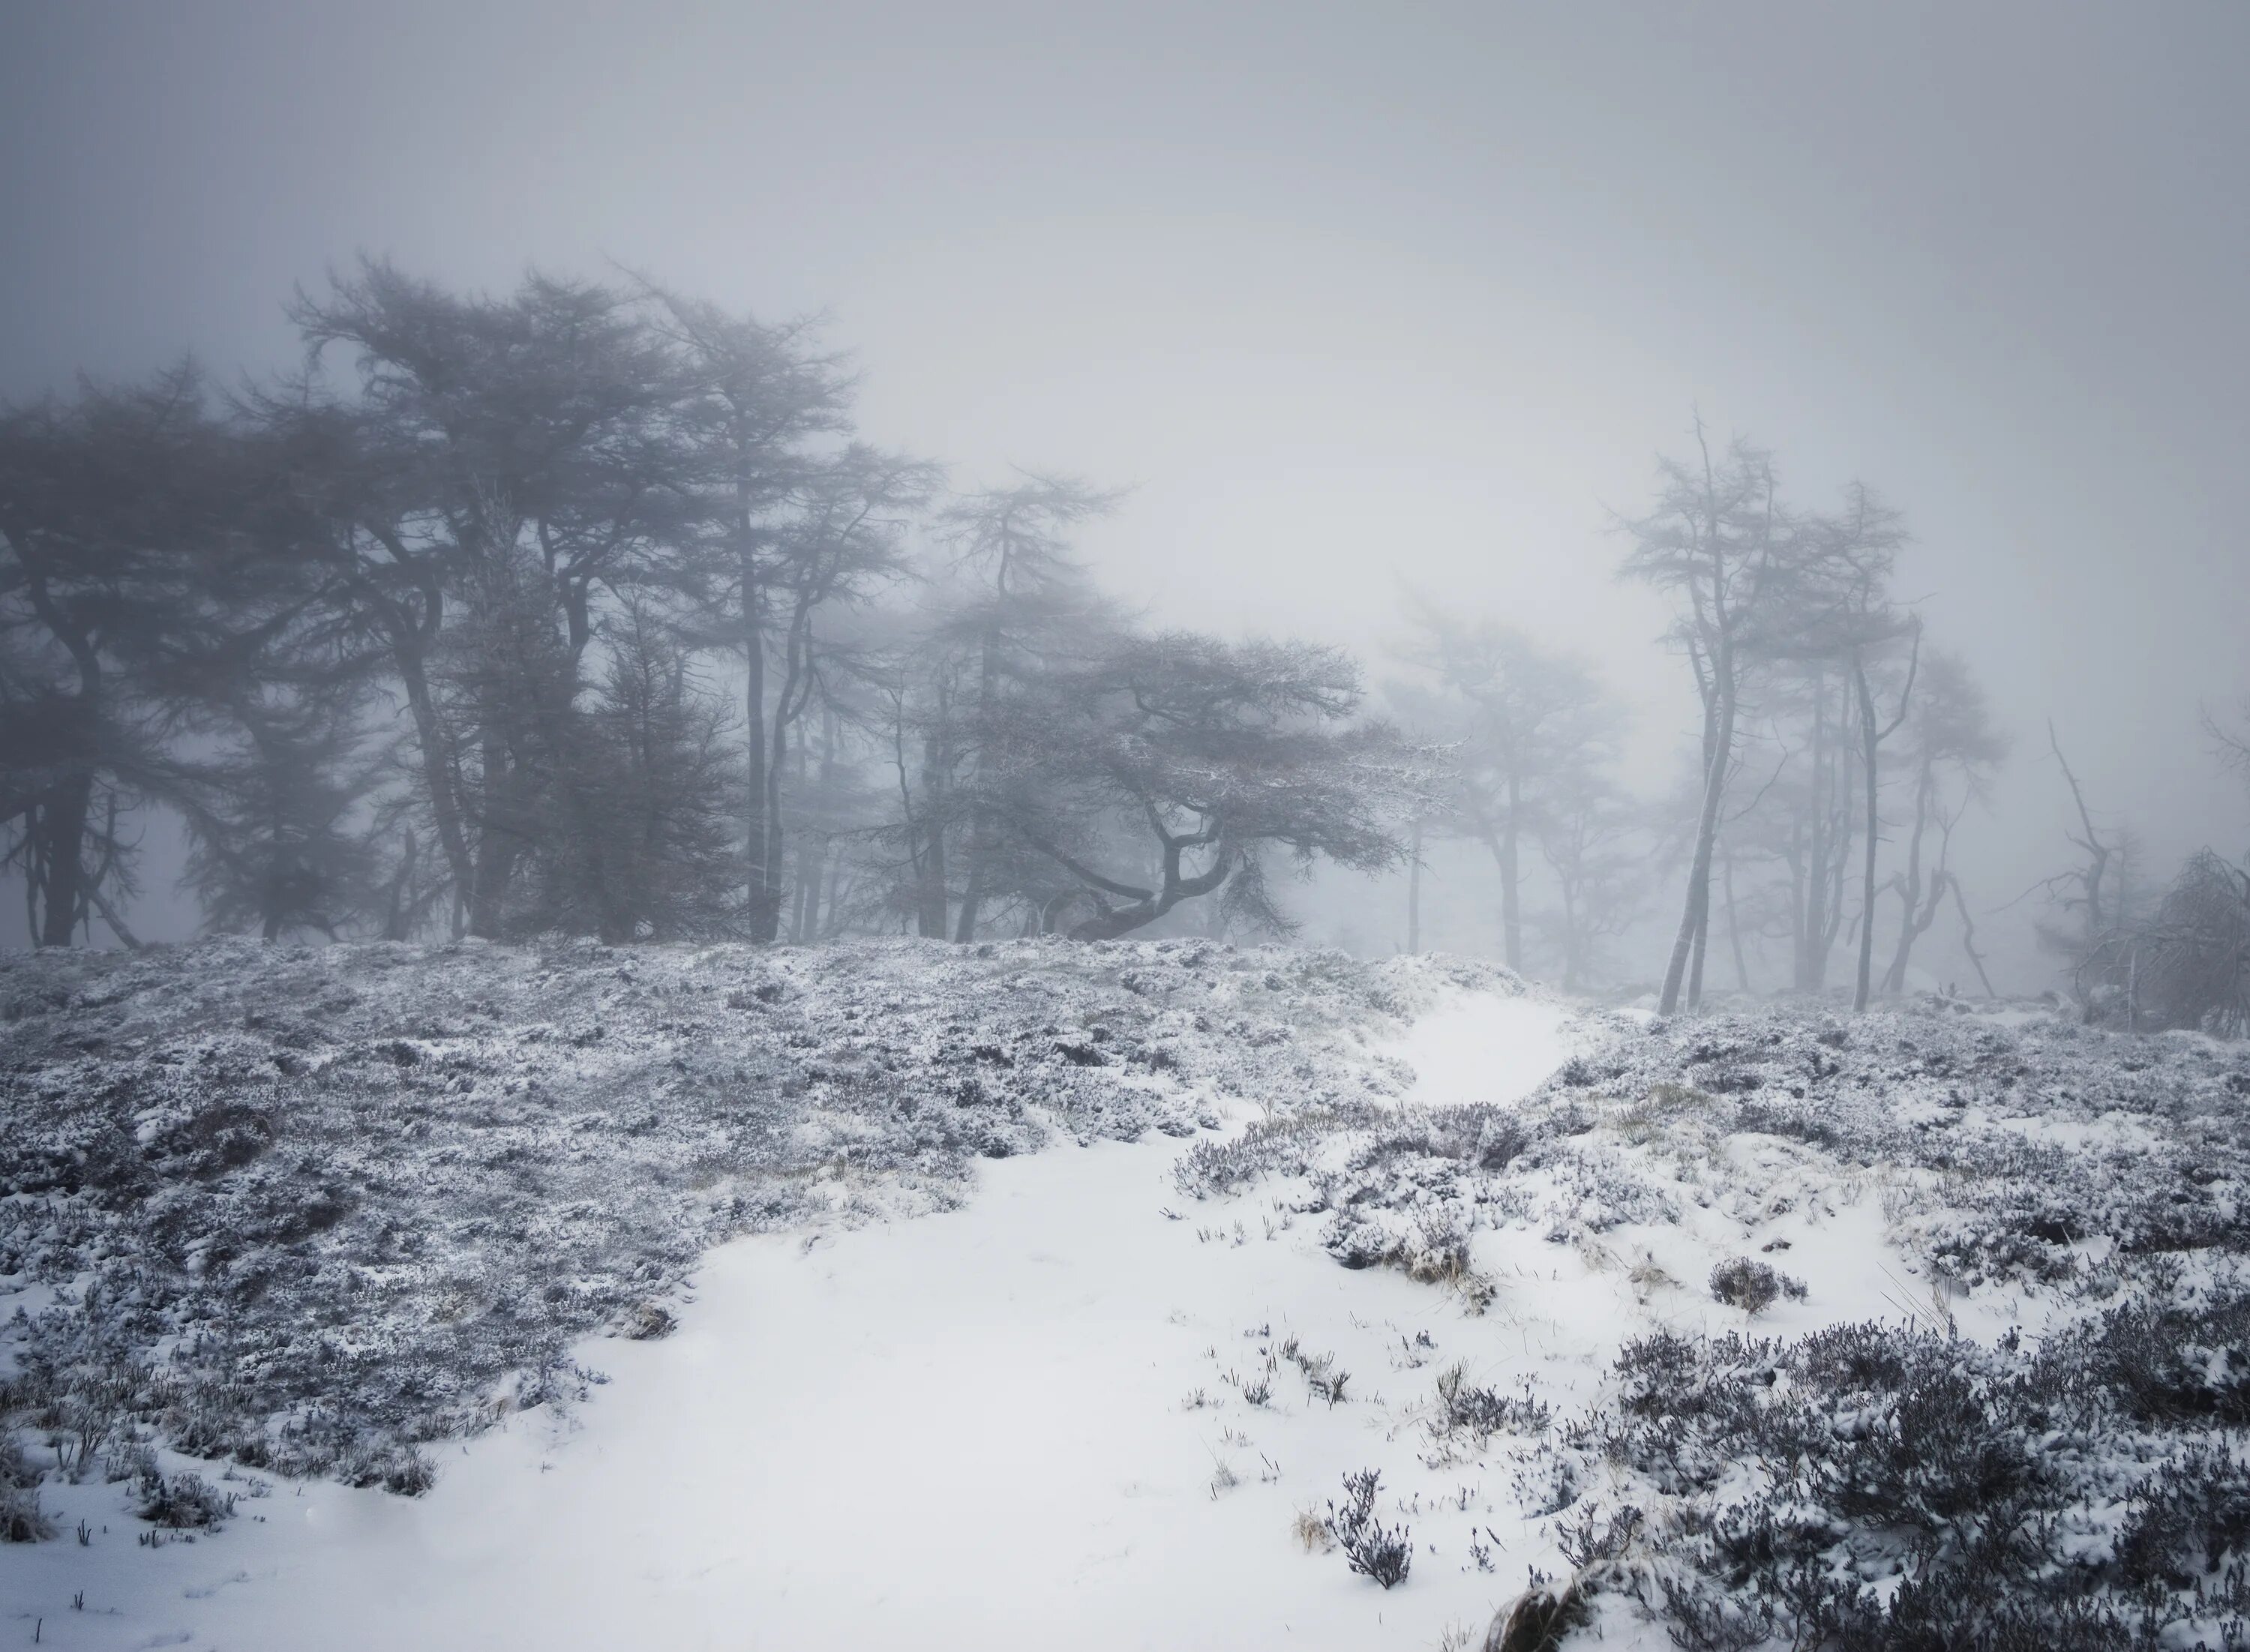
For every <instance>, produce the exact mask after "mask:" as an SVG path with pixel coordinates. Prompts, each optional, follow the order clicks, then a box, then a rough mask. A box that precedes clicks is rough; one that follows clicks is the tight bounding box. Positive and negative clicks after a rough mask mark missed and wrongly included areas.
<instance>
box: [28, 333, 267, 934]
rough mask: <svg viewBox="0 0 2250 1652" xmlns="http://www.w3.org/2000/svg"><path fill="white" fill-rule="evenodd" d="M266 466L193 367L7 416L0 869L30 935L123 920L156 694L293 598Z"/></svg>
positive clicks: (160, 746)
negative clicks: (271, 533)
mask: <svg viewBox="0 0 2250 1652" xmlns="http://www.w3.org/2000/svg"><path fill="white" fill-rule="evenodd" d="M269 502H270V478H267V477H266V475H265V474H264V472H262V471H261V469H260V468H259V465H258V463H257V462H256V461H255V459H254V458H253V457H252V455H250V454H249V453H248V451H246V450H245V444H243V443H242V442H241V441H240V439H239V438H238V433H237V432H236V431H235V430H232V429H231V427H230V426H229V425H228V424H227V423H225V422H224V420H222V419H220V418H218V417H217V416H214V414H213V413H212V411H211V409H210V407H209V406H208V404H207V403H206V401H205V398H204V392H203V386H202V382H201V380H200V377H199V375H197V373H196V372H195V371H194V369H193V368H186V367H183V368H176V369H175V370H173V371H170V372H168V373H165V374H162V375H158V376H157V377H156V378H155V379H153V380H151V381H149V382H147V383H145V384H141V385H136V386H130V387H126V388H123V389H101V388H98V387H93V386H86V387H84V388H82V389H81V390H80V392H79V395H78V396H76V397H74V398H72V399H69V400H50V401H47V402H45V403H38V404H36V405H33V406H30V407H25V408H18V409H13V410H5V411H0V727H3V728H4V733H0V834H4V836H0V864H5V866H6V867H7V868H9V869H10V870H11V871H16V872H17V873H18V874H20V875H21V876H22V877H23V878H24V891H25V903H26V916H27V919H28V921H29V925H30V928H31V936H32V939H33V940H35V941H36V942H37V943H38V944H39V945H42V946H65V945H68V944H69V943H70V941H71V940H72V939H73V938H74V937H75V936H78V935H79V934H81V933H87V932H88V931H89V930H90V926H91V924H92V922H93V918H94V917H95V916H96V915H97V914H100V916H102V917H103V918H104V919H106V920H107V922H108V923H109V925H110V926H111V927H112V929H113V930H114V931H115V932H116V933H118V934H119V935H120V937H121V938H127V937H129V934H130V931H129V930H128V928H127V927H126V926H125V920H124V919H123V916H122V914H121V912H120V911H119V903H118V901H117V900H116V899H115V898H116V897H120V896H121V895H123V894H124V893H126V892H128V886H129V878H130V874H131V858H130V857H131V847H132V837H131V836H130V835H129V832H128V830H127V829H122V828H121V823H124V822H126V821H128V819H129V818H130V816H131V815H132V812H133V811H134V810H135V809H138V808H140V807H141V806H142V805H144V804H145V803H146V802H148V801H149V800H150V799H152V798H154V797H155V796H158V795H161V793H162V786H163V783H164V781H165V779H166V777H167V774H168V773H169V765H168V763H167V761H166V754H167V747H168V742H169V733H170V727H169V725H170V723H171V720H172V719H173V716H174V711H175V707H174V706H172V705H171V704H170V703H169V696H168V694H167V693H165V692H162V690H161V689H160V686H159V679H160V678H164V677H166V676H167V675H168V674H170V675H174V676H176V674H177V673H178V671H180V669H181V667H182V666H183V663H184V662H188V661H191V660H194V659H197V658H206V659H207V658H209V657H211V656H213V655H214V654H216V653H218V652H220V651H223V650H224V649H225V648H226V647H227V646H229V645H230V642H231V639H233V638H235V637H238V635H239V634H240V633H241V632H242V631H244V630H255V629H256V628H258V627H259V626H260V625H263V624H266V623H269V620H270V618H271V616H272V615H273V612H274V610H275V609H277V607H278V608H285V609H286V606H287V605H288V604H289V602H291V601H293V596H292V595H291V589H290V579H289V570H288V569H287V568H286V567H284V566H281V565H279V564H277V563H276V562H275V561H274V560H273V557H272V556H271V555H270V551H271V541H270V540H269V539H268V538H267V537H266V535H265V534H264V533H263V532H262V531H261V522H260V517H261V513H263V512H264V511H265V509H266V506H267V505H268V503H269Z"/></svg>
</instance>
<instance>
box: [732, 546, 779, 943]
mask: <svg viewBox="0 0 2250 1652" xmlns="http://www.w3.org/2000/svg"><path fill="white" fill-rule="evenodd" d="M737 531H738V532H739V533H741V535H742V575H741V583H740V587H739V591H738V600H739V601H740V602H741V603H742V660H743V679H744V680H743V685H742V711H743V722H744V728H743V733H744V734H745V736H746V737H747V739H748V742H749V750H748V753H747V756H748V758H749V773H748V774H747V775H746V776H745V779H746V780H747V781H748V782H749V783H748V786H747V787H746V788H745V789H746V790H747V792H748V794H749V803H750V807H749V820H748V821H747V822H746V823H745V826H746V829H745V831H744V834H743V841H742V877H743V881H744V883H746V884H747V885H749V920H750V938H751V939H752V940H758V941H770V940H772V939H773V933H774V925H775V922H776V919H777V918H778V913H777V912H776V910H775V905H774V884H773V880H772V878H771V875H770V860H771V858H772V856H773V852H774V845H773V843H772V840H771V835H770V832H769V830H768V824H769V821H770V809H769V798H770V786H769V784H768V781H769V778H770V776H769V774H768V773H767V770H768V766H769V763H770V754H769V753H768V751H767V747H766V740H767V731H766V640H765V600H764V594H763V590H762V589H760V586H759V582H758V564H757V550H756V545H755V544H754V542H753V540H752V537H751V529H750V525H749V520H748V518H747V516H745V517H744V519H743V520H742V521H741V522H740V523H738V524H737Z"/></svg>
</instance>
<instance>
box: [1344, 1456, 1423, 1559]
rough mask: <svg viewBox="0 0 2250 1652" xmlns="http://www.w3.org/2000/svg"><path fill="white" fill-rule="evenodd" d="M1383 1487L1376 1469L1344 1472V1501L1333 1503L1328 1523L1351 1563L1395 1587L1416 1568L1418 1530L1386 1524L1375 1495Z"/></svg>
mask: <svg viewBox="0 0 2250 1652" xmlns="http://www.w3.org/2000/svg"><path fill="white" fill-rule="evenodd" d="M1382 1488H1383V1476H1382V1475H1381V1474H1379V1473H1378V1472H1377V1471H1376V1470H1373V1469H1363V1470H1360V1471H1359V1472H1358V1473H1357V1474H1348V1475H1346V1476H1344V1477H1343V1491H1344V1498H1343V1503H1342V1506H1341V1507H1339V1506H1338V1505H1337V1504H1334V1503H1330V1504H1329V1518H1328V1527H1329V1532H1330V1533H1331V1534H1332V1535H1333V1536H1334V1537H1335V1538H1336V1545H1337V1546H1338V1547H1339V1548H1341V1549H1342V1551H1343V1558H1344V1563H1345V1564H1346V1565H1347V1566H1349V1567H1350V1568H1351V1569H1352V1570H1353V1571H1354V1572H1356V1573H1359V1574H1360V1575H1361V1576H1362V1577H1365V1578H1372V1579H1374V1580H1376V1581H1377V1583H1379V1584H1381V1585H1382V1586H1383V1587H1384V1588H1386V1589H1395V1588H1397V1587H1398V1586H1399V1585H1400V1584H1402V1583H1404V1582H1405V1581H1406V1574H1407V1573H1409V1572H1411V1570H1412V1569H1413V1566H1414V1534H1413V1532H1411V1531H1410V1530H1409V1529H1408V1528H1407V1527H1406V1526H1405V1525H1396V1526H1386V1525H1384V1524H1383V1522H1382V1521H1381V1520H1380V1519H1378V1518H1377V1516H1376V1511H1375V1498H1376V1494H1377V1492H1378V1491H1380V1490H1382Z"/></svg>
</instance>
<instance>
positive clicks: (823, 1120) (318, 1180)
mask: <svg viewBox="0 0 2250 1652" xmlns="http://www.w3.org/2000/svg"><path fill="white" fill-rule="evenodd" d="M1437 973H1439V972H1438V971H1437V969H1436V967H1435V966H1429V967H1424V966H1422V965H1419V964H1417V963H1411V962H1409V963H1403V964H1395V965H1394V964H1386V965H1364V964H1360V963H1356V962H1354V961H1353V960H1349V959H1347V958H1344V957H1342V955H1341V954H1336V953H1310V952H1307V953H1297V952H1287V951H1283V950H1280V949H1249V950H1237V949H1235V948H1232V947H1225V946H1214V945H1212V944H1211V943H1208V942H1203V941H1191V942H1151V943H1137V942H1127V943H1118V944H1114V945H1102V946H1082V945H1076V944H1069V943H1065V942H1061V941H1059V940H1028V941H1025V942H1021V943H992V944H987V945H981V946H973V947H966V948H962V947H953V946H942V945H938V944H935V943H924V942H915V941H898V942H866V943H854V944H851V945H845V946H834V947H824V948H820V949H818V950H813V951H802V950H795V949H785V948H784V949H768V950H760V949H756V948H750V947H735V946H714V947H701V948H699V947H686V946H681V947H610V946H598V945H596V944H593V943H590V942H569V943H558V944H556V945H552V946H522V947H500V946H488V945H485V944H482V943H464V944H461V945H456V946H430V947H423V946H404V945H395V944H380V945H365V946H334V947H322V948H312V947H306V946H260V945H258V944H257V943H255V942H247V941H238V940H213V941H209V942H204V943H198V944H197V945H196V946H187V947H178V948H158V949H153V950H150V951H148V952H144V953H70V952H66V951H64V950H62V949H51V950H49V951H46V952H42V953H36V954H0V1006H4V1007H5V1012H6V1013H5V1018H4V1019H0V1274H7V1275H14V1276H17V1277H19V1278H21V1279H22V1280H23V1281H24V1283H27V1284H40V1285H44V1286H46V1287H48V1288H49V1289H48V1291H47V1293H46V1299H47V1302H48V1305H47V1306H45V1308H43V1309H41V1310H40V1311H37V1312H35V1313H32V1314H31V1315H29V1316H28V1317H27V1318H24V1320H21V1321H18V1322H17V1323H15V1324H14V1325H6V1324H0V1370H4V1371H10V1373H11V1374H10V1375H8V1376H6V1377H5V1378H0V1421H7V1420H9V1419H10V1418H11V1417H13V1418H15V1419H17V1420H18V1421H20V1422H21V1423H22V1424H23V1425H24V1426H29V1427H31V1428H36V1429H38V1430H41V1431H43V1432H53V1433H58V1434H59V1435H62V1436H63V1438H64V1443H65V1449H66V1451H70V1452H77V1453H81V1454H83V1455H85V1456H87V1458H88V1460H89V1461H90V1460H91V1459H92V1458H93V1456H99V1454H100V1452H101V1451H102V1450H103V1449H106V1447H107V1442H109V1441H111V1440H114V1438H116V1437H117V1435H118V1431H119V1430H120V1429H121V1428H123V1427H124V1426H126V1425H128V1424H129V1425H130V1426H132V1427H133V1428H138V1429H141V1430H145V1431H148V1432H149V1433H150V1434H152V1435H154V1436H155V1437H159V1438H161V1439H162V1440H163V1441H165V1442H168V1443H170V1444H172V1445H175V1446H176V1447H178V1448H180V1449H183V1450H187V1451H190V1452H191V1453H193V1454H195V1455H197V1456H206V1457H211V1458H229V1457H231V1458H232V1459H234V1460H236V1461H238V1462H241V1463H247V1464H250V1465H252V1466H256V1467H260V1468H264V1469H269V1470H273V1471H275V1472H280V1473H286V1474H291V1475H302V1474H332V1475H335V1476H340V1477H342V1478H344V1479H347V1480H349V1481H350V1482H351V1483H358V1484H375V1485H385V1486H390V1487H391V1488H392V1489H394V1490H414V1489H416V1488H418V1487H419V1486H421V1485H424V1484H426V1483H427V1481H428V1476H429V1467H428V1463H427V1461H426V1459H424V1457H422V1456H420V1455H419V1454H418V1450H417V1447H418V1445H419V1444H421V1443H423V1442H429V1441H431V1440H435V1439H439V1438H443V1437H446V1436H449V1435H458V1434H461V1433H464V1432H471V1431H474V1430H476V1429H478V1428H483V1427H485V1426H487V1425H488V1424H489V1423H491V1422H492V1421H493V1420H494V1419H495V1418H496V1417H497V1416H499V1415H501V1413H502V1412H503V1411H504V1410H505V1409H507V1408H517V1407H521V1406H523V1405H535V1404H542V1403H547V1402H549V1401H556V1400H568V1399H571V1398H574V1397H575V1396H576V1395H577V1394H580V1393H582V1392H583V1391H584V1390H585V1389H586V1388H587V1387H589V1385H590V1380H591V1379H590V1377H589V1376H588V1375H587V1373H583V1372H581V1371H579V1370H578V1369H577V1368H576V1366H574V1365H573V1364H571V1363H570V1362H569V1359H567V1358H566V1354H565V1351H566V1350H567V1349H568V1348H569V1346H570V1345H571V1344H572V1343H573V1342H575V1341H576V1340H577V1339H582V1338H585V1337H589V1336H593V1335H597V1334H602V1333H604V1332H611V1333H617V1334H630V1333H632V1332H635V1331H637V1330H645V1329H650V1328H653V1327H654V1325H655V1324H656V1321H655V1320H654V1318H652V1316H651V1315H650V1314H649V1313H648V1312H646V1311H645V1309H646V1308H647V1307H648V1305H649V1304H655V1303H658V1302H660V1301H661V1300H663V1299H664V1298H666V1294H667V1291H668V1290H669V1288H670V1287H671V1286H673V1284H677V1282H678V1281H679V1280H680V1278H681V1277H684V1276H685V1275H686V1274H687V1272H688V1271H689V1270H691V1269H692V1268H693V1267H694V1263H695V1262H696V1260H697V1258H698V1257H699V1256H701V1254H702V1252H703V1251H704V1250H705V1249H707V1248H708V1247H709V1246H711V1245H712V1244H714V1243H716V1242H719V1241H721V1240H722V1239H724V1238H726V1237H728V1236H732V1235H735V1234H740V1233H745V1232H754V1231H760V1230H770V1229H778V1228H783V1227H788V1226H791V1225H796V1224H800V1223H804V1222H813V1221H820V1220H845V1221H851V1220H861V1219H865V1218H866V1217H868V1216H870V1215H875V1214H877V1213H878V1212H879V1211H880V1210H888V1211H894V1212H898V1213H901V1214H914V1213H916V1212H920V1211H925V1210H930V1209H935V1208H945V1207H947V1206H949V1205H951V1204H954V1203H957V1202H958V1201H959V1200H960V1199H961V1197H962V1196H963V1188H964V1187H965V1186H966V1184H967V1183H968V1181H969V1180H970V1178H972V1177H973V1176H974V1175H975V1174H976V1170H975V1167H976V1164H977V1161H978V1160H980V1159H984V1158H995V1157H1004V1156H1008V1155H1012V1154H1016V1153H1026V1152H1030V1151H1032V1150H1033V1149H1035V1148H1037V1147H1039V1146H1041V1145H1042V1144H1043V1143H1045V1142H1047V1141H1049V1140H1051V1139H1053V1138H1054V1137H1056V1136H1057V1135H1061V1136H1065V1137H1068V1138H1071V1139H1078V1140H1094V1139H1103V1138H1116V1139H1130V1138H1132V1137H1134V1136H1136V1135H1139V1134H1141V1133H1142V1132H1146V1131H1149V1130H1157V1131H1162V1132H1167V1133H1171V1134H1175V1135H1190V1134H1192V1133H1194V1132H1196V1131H1197V1130H1198V1129H1199V1128H1201V1127H1203V1126H1204V1125H1211V1124H1215V1123H1216V1122H1217V1119H1218V1104H1219V1103H1220V1102H1221V1101H1222V1100H1223V1099H1225V1098H1241V1099H1243V1100H1246V1101H1248V1102H1250V1103H1252V1104H1254V1105H1260V1106H1262V1107H1263V1108H1264V1109H1265V1111H1266V1113H1267V1114H1268V1115H1269V1116H1270V1117H1271V1118H1272V1119H1274V1120H1275V1121H1276V1131H1277V1134H1278V1133H1285V1132H1286V1131H1287V1121H1288V1120H1290V1119H1293V1118H1295V1117H1298V1116H1300V1115H1306V1114H1312V1113H1318V1112H1330V1113H1333V1114H1335V1115H1336V1116H1337V1117H1340V1118H1341V1117H1347V1116H1352V1115H1353V1114H1354V1113H1355V1111H1356V1110H1364V1107H1365V1104H1366V1103H1367V1102H1368V1101H1369V1100H1370V1099H1372V1098H1384V1097H1388V1096H1391V1095H1393V1094H1395V1093H1396V1091H1398V1089H1399V1088H1400V1086H1401V1084H1402V1083H1403V1076H1398V1075H1392V1074H1391V1073H1390V1072H1389V1071H1388V1070H1386V1069H1385V1068H1384V1066H1383V1065H1382V1063H1379V1062H1374V1061H1371V1060H1370V1058H1369V1057H1368V1055H1367V1053H1366V1051H1365V1049H1364V1047H1363V1043H1362V1042H1361V1040H1362V1037H1363V1035H1364V1034H1365V1033H1366V1032H1368V1031H1370V1030H1371V1031H1375V1032H1378V1033H1380V1032H1387V1031H1391V1030H1395V1029H1396V1026H1397V1022H1396V1021H1395V1020H1394V1019H1393V1017H1394V1015H1396V1014H1397V1013H1398V1010H1399V1009H1400V1008H1407V1007H1411V1005H1413V1004H1415V1003H1418V1002H1421V1001H1422V1000H1423V999H1425V998H1426V997H1427V996H1429V995H1430V994H1431V993H1432V992H1433V991H1435V990H1437V989H1436V988H1434V987H1433V986H1432V984H1431V982H1430V981H1428V980H1425V977H1426V976H1432V975H1434V974H1437ZM159 1348H162V1349H163V1350H165V1355H164V1357H163V1358H162V1359H155V1358H154V1357H153V1356H154V1354H155V1352H156V1351H157V1350H158V1349H159Z"/></svg>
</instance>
